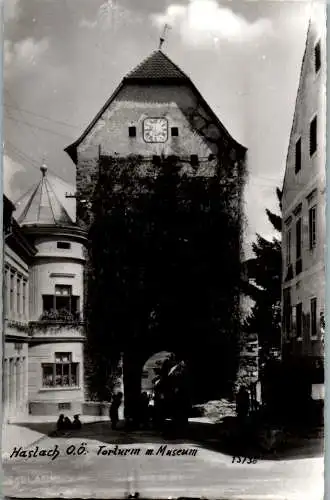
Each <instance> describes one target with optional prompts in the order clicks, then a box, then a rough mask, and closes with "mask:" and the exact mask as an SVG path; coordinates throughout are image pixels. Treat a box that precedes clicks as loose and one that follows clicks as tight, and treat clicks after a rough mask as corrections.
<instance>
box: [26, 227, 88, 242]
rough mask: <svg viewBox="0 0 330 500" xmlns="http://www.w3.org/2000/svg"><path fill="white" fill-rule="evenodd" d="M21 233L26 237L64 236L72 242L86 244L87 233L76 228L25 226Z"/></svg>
mask: <svg viewBox="0 0 330 500" xmlns="http://www.w3.org/2000/svg"><path fill="white" fill-rule="evenodd" d="M22 229H23V231H24V233H25V234H26V235H31V236H57V237H62V236H66V237H69V238H72V239H73V240H77V241H81V242H82V243H86V242H87V231H85V230H84V229H82V228H81V227H79V226H78V225H76V226H53V225H39V224H34V225H32V224H31V225H26V226H23V228H22Z"/></svg>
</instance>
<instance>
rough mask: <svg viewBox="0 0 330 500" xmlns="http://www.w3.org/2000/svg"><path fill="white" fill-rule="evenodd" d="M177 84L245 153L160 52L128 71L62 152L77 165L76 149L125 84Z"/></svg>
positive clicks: (199, 96)
mask: <svg viewBox="0 0 330 500" xmlns="http://www.w3.org/2000/svg"><path fill="white" fill-rule="evenodd" d="M156 82H158V83H161V84H164V85H166V84H173V83H175V84H177V85H180V84H181V85H183V84H185V85H187V86H189V87H190V88H191V89H192V90H193V92H194V93H195V95H196V96H197V97H198V99H199V100H200V102H201V103H202V104H203V105H204V107H205V109H206V110H207V111H208V112H209V113H210V115H211V116H212V117H213V119H214V121H215V123H216V124H217V126H218V127H219V128H220V129H221V130H222V132H223V133H224V134H225V135H226V136H227V138H228V139H229V140H230V141H232V142H233V143H234V144H236V146H237V147H238V148H239V149H241V150H242V152H244V153H245V152H246V148H245V147H244V146H242V145H241V144H239V143H238V142H237V141H235V139H233V137H232V136H231V135H230V134H229V132H228V130H227V129H226V128H225V127H224V126H223V124H222V123H221V122H220V120H219V118H218V117H217V116H216V114H215V113H214V112H213V110H212V109H211V107H210V106H209V105H208V104H207V102H206V101H205V99H204V98H203V97H202V96H201V94H200V92H199V90H198V89H197V88H196V87H195V85H194V84H193V83H192V81H191V79H190V78H189V77H188V76H187V75H186V74H185V73H184V72H183V71H182V70H181V69H180V68H179V67H178V66H177V65H176V64H174V63H173V62H172V61H171V59H169V57H167V55H165V54H164V53H163V52H162V51H161V50H156V51H155V52H153V53H152V54H151V55H150V56H149V57H147V58H146V59H144V60H143V61H142V62H141V63H140V64H139V65H138V66H136V67H135V68H134V69H133V70H132V71H130V72H129V73H128V74H127V75H126V76H125V77H124V78H123V80H122V81H121V83H120V84H119V86H118V87H117V88H116V90H115V91H114V93H113V94H112V95H111V97H110V98H109V99H108V100H107V102H106V103H105V105H104V106H103V108H102V109H101V110H100V111H99V112H98V113H97V115H96V116H95V118H94V119H93V120H92V121H91V123H90V124H89V125H88V127H87V128H86V129H85V130H84V132H83V133H82V134H81V136H80V137H79V138H78V139H77V140H76V141H75V142H73V143H72V144H70V145H69V146H67V147H66V148H65V149H64V151H65V152H66V153H67V154H68V155H69V156H70V158H71V159H72V160H73V162H74V163H77V147H78V146H79V145H80V144H81V143H82V141H83V140H84V139H85V137H86V136H87V134H89V132H90V131H91V130H92V128H93V127H94V125H95V124H96V123H97V122H98V120H99V119H100V118H101V116H102V115H103V113H104V112H105V111H106V110H107V108H108V107H109V106H110V104H111V103H112V101H114V99H115V98H116V97H117V95H118V94H119V92H120V91H121V90H122V88H123V87H124V85H125V84H129V83H139V84H148V83H149V84H150V83H151V84H152V83H156Z"/></svg>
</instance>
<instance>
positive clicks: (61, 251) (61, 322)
mask: <svg viewBox="0 0 330 500" xmlns="http://www.w3.org/2000/svg"><path fill="white" fill-rule="evenodd" d="M41 172H42V175H41V180H40V182H39V183H38V185H37V186H35V188H34V189H33V192H32V195H30V196H27V197H26V199H25V200H24V201H23V202H22V203H21V206H20V207H19V210H18V211H17V212H18V214H17V221H16V219H14V218H13V217H12V213H13V209H14V207H13V205H12V204H11V203H10V202H9V200H6V207H5V211H7V219H8V220H9V218H11V220H12V228H14V229H10V230H7V232H8V235H7V237H6V244H5V274H4V292H5V297H6V304H5V349H4V394H3V398H4V407H5V416H6V418H8V419H9V420H14V419H18V420H22V419H24V418H25V417H26V416H27V415H28V414H29V413H30V414H39V415H57V414H59V413H61V412H62V411H63V412H64V413H65V412H67V413H69V414H71V413H72V414H74V413H83V411H84V400H85V390H84V360H83V354H84V341H85V334H84V326H83V307H84V304H83V296H84V295H83V290H84V283H83V276H84V262H85V259H84V251H83V249H84V245H85V243H86V235H85V233H84V231H83V230H81V229H80V228H78V227H77V226H76V224H75V223H74V222H73V221H72V219H71V218H70V216H69V215H68V213H67V211H66V210H65V208H64V207H63V205H62V204H61V203H60V201H59V200H58V198H57V195H56V193H55V191H54V189H53V187H52V185H51V183H50V181H49V180H48V178H47V175H46V167H42V168H41ZM30 192H31V190H30ZM15 215H16V214H15ZM12 233H13V234H12ZM16 233H17V234H16ZM17 235H18V236H17ZM16 240H17V241H19V242H20V246H19V245H18V243H17V241H16Z"/></svg>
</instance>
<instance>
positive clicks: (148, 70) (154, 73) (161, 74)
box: [125, 50, 190, 82]
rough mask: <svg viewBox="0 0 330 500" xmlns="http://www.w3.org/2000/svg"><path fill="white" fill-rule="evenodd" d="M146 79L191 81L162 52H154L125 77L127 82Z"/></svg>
mask: <svg viewBox="0 0 330 500" xmlns="http://www.w3.org/2000/svg"><path fill="white" fill-rule="evenodd" d="M145 79H148V80H149V79H151V80H175V81H177V80H181V81H184V82H187V81H190V80H189V78H188V76H187V75H185V74H184V73H183V71H181V69H180V68H179V67H178V66H177V65H176V64H174V63H173V62H172V61H171V60H170V59H169V58H168V57H167V56H166V55H165V54H164V53H163V52H162V51H161V50H156V51H155V52H153V53H152V54H151V55H150V56H148V57H147V58H146V59H144V60H143V61H142V62H141V63H140V64H139V65H138V66H137V67H136V68H135V69H133V70H132V71H131V72H130V73H128V75H127V76H126V77H125V80H145Z"/></svg>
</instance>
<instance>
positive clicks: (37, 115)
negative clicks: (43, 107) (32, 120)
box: [4, 104, 81, 130]
mask: <svg viewBox="0 0 330 500" xmlns="http://www.w3.org/2000/svg"><path fill="white" fill-rule="evenodd" d="M4 107H5V108H10V109H14V110H16V111H21V112H23V113H27V114H29V115H32V116H36V117H37V118H41V119H43V120H47V121H49V122H51V123H56V124H58V125H64V126H66V127H71V128H75V129H79V130H80V129H81V127H80V126H78V125H71V124H70V123H66V122H62V121H60V120H54V119H53V118H49V117H47V116H45V115H40V114H38V113H35V112H33V111H29V110H27V109H23V108H19V107H16V106H12V105H11V104H4Z"/></svg>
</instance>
